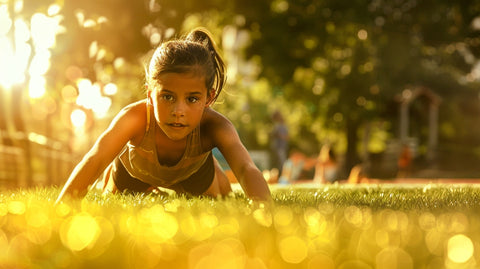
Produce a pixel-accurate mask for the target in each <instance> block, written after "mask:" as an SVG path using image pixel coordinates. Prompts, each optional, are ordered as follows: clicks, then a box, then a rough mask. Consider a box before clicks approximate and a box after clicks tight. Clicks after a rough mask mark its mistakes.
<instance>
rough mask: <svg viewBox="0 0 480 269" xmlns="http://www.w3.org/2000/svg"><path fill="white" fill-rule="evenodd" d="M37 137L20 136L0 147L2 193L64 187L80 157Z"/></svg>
mask: <svg viewBox="0 0 480 269" xmlns="http://www.w3.org/2000/svg"><path fill="white" fill-rule="evenodd" d="M18 137H20V139H19V138H18ZM38 137H39V135H38V134H33V135H32V134H29V135H20V136H17V137H16V139H10V138H9V139H7V140H8V141H11V142H10V143H8V145H5V143H4V144H0V189H3V190H4V189H13V188H28V187H36V186H51V185H57V186H58V185H62V184H63V183H65V181H66V179H67V177H68V175H69V173H70V172H71V171H72V169H73V167H74V165H75V164H76V163H77V162H78V158H79V157H78V156H77V155H76V154H74V153H72V152H71V151H70V150H69V148H68V146H66V145H65V143H61V142H58V141H54V140H52V139H49V138H46V137H42V136H40V137H42V139H36V138H38ZM3 138H5V137H3ZM4 141H5V139H4Z"/></svg>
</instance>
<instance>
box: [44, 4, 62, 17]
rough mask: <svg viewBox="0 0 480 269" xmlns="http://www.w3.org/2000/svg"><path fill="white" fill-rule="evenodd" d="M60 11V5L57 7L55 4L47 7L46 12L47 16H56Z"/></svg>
mask: <svg viewBox="0 0 480 269" xmlns="http://www.w3.org/2000/svg"><path fill="white" fill-rule="evenodd" d="M61 9H62V7H60V5H57V4H51V5H50V6H49V7H48V11H47V14H48V15H49V16H55V15H57V14H58V13H59V12H60V10H61Z"/></svg>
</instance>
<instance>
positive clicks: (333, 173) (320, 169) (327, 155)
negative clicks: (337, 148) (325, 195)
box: [313, 145, 338, 183]
mask: <svg viewBox="0 0 480 269" xmlns="http://www.w3.org/2000/svg"><path fill="white" fill-rule="evenodd" d="M337 171H338V164H337V160H336V158H335V153H334V152H333V150H332V149H331V148H330V147H329V146H326V145H325V146H323V147H322V149H321V150H320V154H318V158H317V165H316V166H315V176H314V178H313V180H314V182H316V183H333V182H334V181H335V180H337Z"/></svg>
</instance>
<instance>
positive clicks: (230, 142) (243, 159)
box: [211, 116, 272, 202]
mask: <svg viewBox="0 0 480 269" xmlns="http://www.w3.org/2000/svg"><path fill="white" fill-rule="evenodd" d="M215 122H216V123H217V124H216V125H218V126H216V127H215V128H211V130H213V133H212V135H213V139H214V144H215V145H216V146H217V147H218V149H219V150H220V152H221V153H222V155H223V156H224V157H225V159H226V160H227V162H228V165H229V166H230V168H231V169H232V171H233V173H234V174H235V177H236V178H237V180H238V182H239V183H240V185H241V186H242V188H243V190H244V191H245V194H246V195H247V196H248V197H250V198H252V199H254V200H261V201H268V202H270V201H271V199H272V198H271V195H270V189H269V188H268V185H267V182H266V181H265V179H264V177H263V174H262V172H260V170H259V169H258V168H257V167H256V165H255V164H254V163H253V161H252V159H251V157H250V154H248V151H247V149H246V148H245V147H244V145H243V144H242V142H241V140H240V137H239V136H238V133H237V131H236V129H235V127H234V126H233V124H232V123H231V122H230V121H229V120H228V119H226V118H224V117H223V116H221V117H220V120H218V121H215Z"/></svg>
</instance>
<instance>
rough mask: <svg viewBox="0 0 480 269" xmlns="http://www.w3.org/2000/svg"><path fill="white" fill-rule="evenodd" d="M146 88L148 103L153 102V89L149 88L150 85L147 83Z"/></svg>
mask: <svg viewBox="0 0 480 269" xmlns="http://www.w3.org/2000/svg"><path fill="white" fill-rule="evenodd" d="M145 89H146V90H147V104H153V96H152V94H153V93H152V91H151V90H150V89H149V88H148V85H147V84H145Z"/></svg>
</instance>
